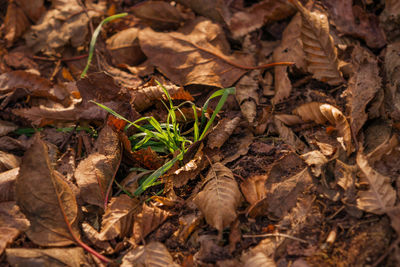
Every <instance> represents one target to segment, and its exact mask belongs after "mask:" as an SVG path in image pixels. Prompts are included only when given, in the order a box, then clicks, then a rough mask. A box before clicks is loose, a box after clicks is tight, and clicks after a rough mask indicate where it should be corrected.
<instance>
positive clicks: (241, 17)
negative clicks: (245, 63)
mask: <svg viewBox="0 0 400 267" xmlns="http://www.w3.org/2000/svg"><path fill="white" fill-rule="evenodd" d="M294 12H295V9H294V8H293V7H292V6H291V5H290V4H289V3H288V2H287V1H285V0H264V1H261V2H259V3H256V4H254V5H252V6H251V7H249V8H247V9H245V10H243V11H239V12H236V13H235V14H233V15H232V17H231V19H230V20H229V29H230V30H231V33H232V35H233V37H234V38H238V37H241V36H244V35H246V34H248V33H250V32H252V31H254V30H257V29H259V28H261V27H262V26H263V25H264V24H267V23H272V22H274V21H278V20H283V19H285V18H287V17H289V16H291V15H293V14H294Z"/></svg>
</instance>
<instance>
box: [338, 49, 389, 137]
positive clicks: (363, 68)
mask: <svg viewBox="0 0 400 267" xmlns="http://www.w3.org/2000/svg"><path fill="white" fill-rule="evenodd" d="M352 59H353V61H352V62H353V64H354V65H355V67H354V74H353V75H352V76H351V77H350V80H349V85H348V87H347V90H346V91H345V94H346V96H347V98H346V99H347V106H348V108H349V109H350V125H351V129H352V131H353V133H354V135H355V136H357V134H358V131H359V130H360V129H361V127H362V126H363V124H364V123H365V121H366V120H367V118H368V114H367V110H366V108H367V105H368V103H369V102H370V101H371V100H372V99H373V98H374V96H375V94H376V93H377V92H378V90H380V89H381V80H382V79H381V77H380V76H379V67H378V62H377V60H376V58H375V57H374V56H373V55H372V53H370V52H368V51H367V50H366V49H363V48H361V47H360V46H357V47H355V49H354V50H353V53H352Z"/></svg>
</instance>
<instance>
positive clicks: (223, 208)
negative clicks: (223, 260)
mask: <svg viewBox="0 0 400 267" xmlns="http://www.w3.org/2000/svg"><path fill="white" fill-rule="evenodd" d="M239 202H240V191H239V187H238V185H237V183H236V181H235V178H234V177H233V173H232V171H231V170H230V169H228V168H227V167H225V166H224V165H222V164H221V163H215V164H213V165H211V167H210V170H209V172H208V174H207V177H206V179H205V181H204V183H203V188H202V190H201V191H200V192H199V193H198V194H197V196H196V197H195V198H194V203H195V204H196V206H197V207H198V208H199V209H200V210H201V212H202V213H203V214H204V216H205V217H206V221H207V223H208V224H210V225H211V226H212V227H215V228H216V229H217V230H218V231H219V232H220V234H222V230H223V229H224V228H225V227H227V226H228V225H229V224H230V223H231V222H233V221H234V220H235V219H236V217H237V214H236V209H237V207H238V205H239Z"/></svg>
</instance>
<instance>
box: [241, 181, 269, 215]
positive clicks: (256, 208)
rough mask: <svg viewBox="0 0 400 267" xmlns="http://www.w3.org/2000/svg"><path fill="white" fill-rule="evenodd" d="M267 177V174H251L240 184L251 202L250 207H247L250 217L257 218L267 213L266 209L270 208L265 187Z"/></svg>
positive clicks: (244, 194)
mask: <svg viewBox="0 0 400 267" xmlns="http://www.w3.org/2000/svg"><path fill="white" fill-rule="evenodd" d="M267 178H268V177H267V176H266V175H256V176H251V177H249V178H247V179H246V180H245V181H244V182H243V183H241V184H240V189H241V190H242V193H243V196H244V197H245V199H246V200H247V202H249V203H250V207H249V208H248V209H247V214H248V215H249V216H250V217H253V218H255V217H257V216H259V215H265V211H266V210H267V208H268V203H267V201H266V199H265V198H266V196H267V190H266V188H265V181H266V180H267Z"/></svg>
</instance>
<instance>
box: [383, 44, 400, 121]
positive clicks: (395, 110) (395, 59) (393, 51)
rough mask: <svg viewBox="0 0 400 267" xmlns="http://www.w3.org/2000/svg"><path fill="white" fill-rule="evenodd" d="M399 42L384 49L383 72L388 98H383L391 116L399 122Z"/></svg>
mask: <svg viewBox="0 0 400 267" xmlns="http://www.w3.org/2000/svg"><path fill="white" fill-rule="evenodd" d="M399 66H400V42H395V43H393V44H390V45H388V46H387V48H386V54H385V71H386V77H387V79H388V81H387V83H386V87H387V89H388V90H387V91H388V96H386V97H385V98H386V99H387V100H386V101H387V102H388V107H389V110H390V112H391V116H392V117H394V118H395V119H396V120H400V93H399V92H398V88H399V86H400V67H399Z"/></svg>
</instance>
